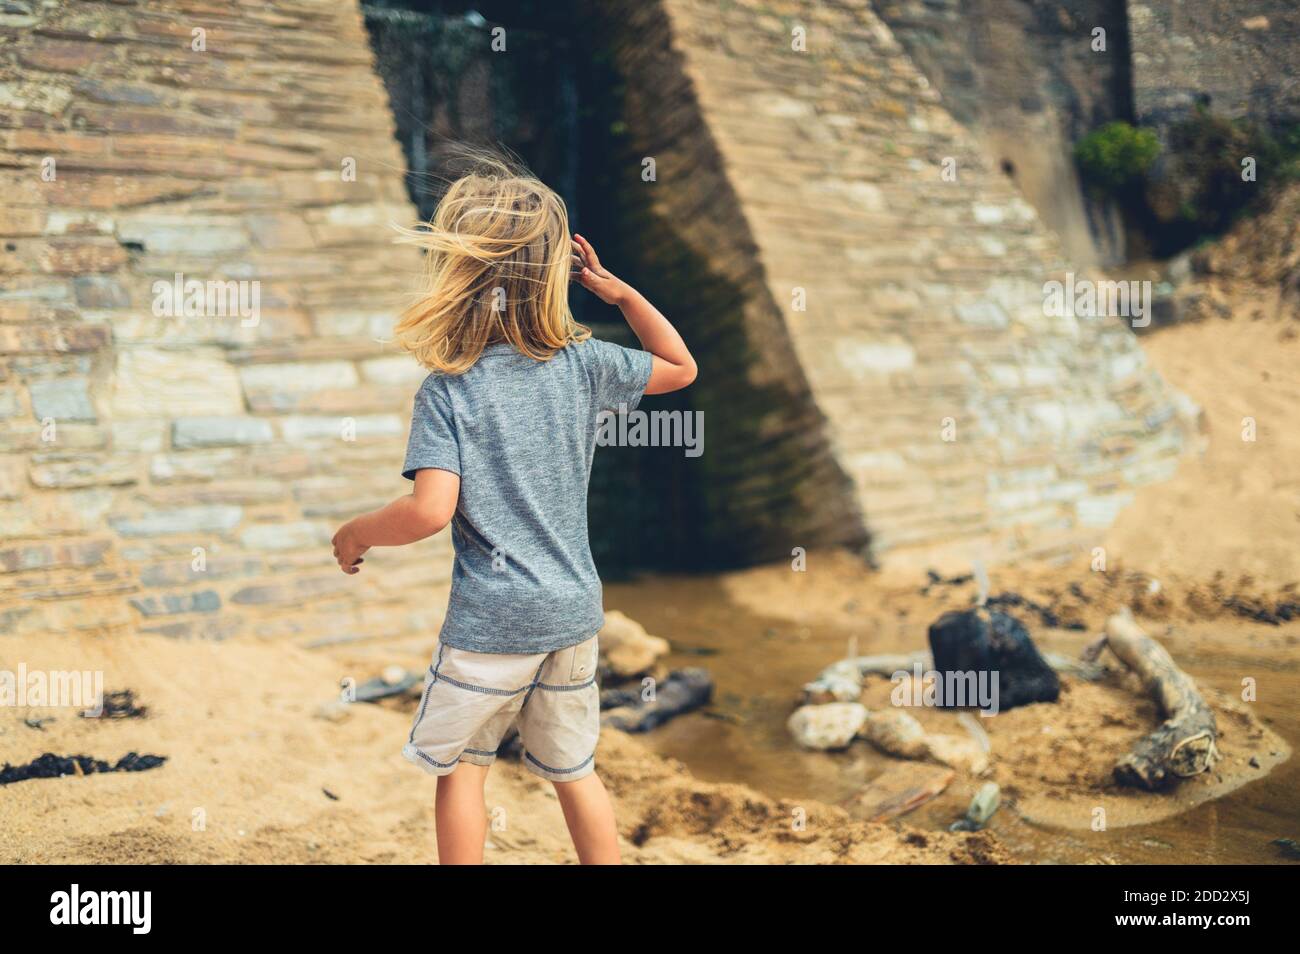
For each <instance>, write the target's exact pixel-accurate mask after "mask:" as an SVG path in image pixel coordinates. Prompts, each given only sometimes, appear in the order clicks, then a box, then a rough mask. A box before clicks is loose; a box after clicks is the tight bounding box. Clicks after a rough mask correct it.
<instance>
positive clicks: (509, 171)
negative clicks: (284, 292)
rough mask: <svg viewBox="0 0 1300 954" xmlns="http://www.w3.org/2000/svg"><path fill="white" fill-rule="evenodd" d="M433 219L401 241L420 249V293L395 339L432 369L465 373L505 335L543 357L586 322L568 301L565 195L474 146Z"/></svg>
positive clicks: (575, 337) (584, 331)
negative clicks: (422, 264)
mask: <svg viewBox="0 0 1300 954" xmlns="http://www.w3.org/2000/svg"><path fill="white" fill-rule="evenodd" d="M471 158H472V162H473V165H472V171H470V172H469V173H468V174H467V175H464V176H462V177H460V178H459V179H457V180H456V181H455V182H453V183H452V184H451V185H450V187H449V188H448V189H447V192H446V193H445V194H444V195H443V197H442V199H441V201H440V202H439V203H438V208H437V210H436V211H435V212H434V215H433V220H432V221H431V222H430V223H429V224H428V226H426V227H424V228H420V229H412V230H405V229H404V230H403V238H402V239H399V241H403V242H406V243H408V244H412V245H418V246H420V247H422V248H424V249H425V250H426V252H427V255H426V258H425V266H426V269H425V283H424V288H423V290H422V292H421V294H420V297H419V298H418V299H417V300H416V301H415V302H414V303H413V304H412V305H410V306H409V307H408V308H406V309H405V310H404V311H403V312H402V314H401V317H400V318H399V319H398V322H397V327H396V337H397V342H398V344H399V345H401V347H402V348H404V349H405V350H406V351H409V352H410V353H411V354H413V355H414V356H415V358H416V359H417V360H418V361H419V362H420V364H422V365H424V367H426V368H428V369H429V370H431V371H437V372H441V373H444V374H462V373H464V372H465V371H468V370H469V369H470V368H471V367H473V366H474V363H475V362H476V361H477V360H478V359H479V356H480V355H481V354H482V353H483V349H484V348H485V347H486V346H487V345H489V344H494V343H499V342H509V343H510V344H512V345H514V346H515V348H517V349H518V350H519V351H521V352H523V353H524V354H526V355H528V356H529V357H531V358H535V359H537V360H538V361H546V360H548V359H550V358H551V357H553V356H554V355H555V353H556V352H557V351H558V350H560V349H561V348H563V347H565V346H566V345H568V344H570V343H572V342H576V341H583V340H585V339H586V338H588V337H590V336H591V331H590V330H589V329H588V328H586V327H584V326H583V325H580V324H578V323H577V322H576V321H575V320H574V318H573V313H572V312H571V311H570V310H569V267H570V266H569V262H570V258H569V256H570V250H571V247H572V239H571V237H570V235H569V215H568V211H567V210H566V209H565V206H564V200H563V199H561V198H560V197H559V196H558V195H556V193H555V192H554V191H552V190H551V189H550V188H548V187H547V186H546V185H545V184H543V183H542V182H541V181H540V180H539V179H537V178H536V177H534V176H533V175H531V174H529V173H528V172H526V171H523V170H522V169H519V168H517V167H514V166H512V165H511V164H509V163H507V162H506V161H505V160H502V159H498V158H496V157H493V156H487V155H483V154H474V155H472V156H471Z"/></svg>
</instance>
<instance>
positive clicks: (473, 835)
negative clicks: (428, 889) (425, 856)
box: [434, 762, 488, 865]
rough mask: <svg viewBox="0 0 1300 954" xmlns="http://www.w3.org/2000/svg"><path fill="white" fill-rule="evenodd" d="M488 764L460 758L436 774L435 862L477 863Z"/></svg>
mask: <svg viewBox="0 0 1300 954" xmlns="http://www.w3.org/2000/svg"><path fill="white" fill-rule="evenodd" d="M487 775H488V766H486V765H474V764H472V763H470V762H461V763H460V764H459V765H457V766H456V768H455V770H454V771H453V772H452V773H451V774H450V775H441V776H439V777H438V798H437V801H436V802H435V805H434V816H435V818H436V819H437V827H438V864H440V865H481V864H482V863H483V843H484V841H486V840H487V808H486V807H485V805H484V803H483V785H484V783H485V782H486V781H487Z"/></svg>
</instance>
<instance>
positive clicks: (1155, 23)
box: [1129, 0, 1300, 127]
mask: <svg viewBox="0 0 1300 954" xmlns="http://www.w3.org/2000/svg"><path fill="white" fill-rule="evenodd" d="M1129 20H1130V34H1131V37H1132V46H1133V98H1134V105H1135V107H1136V109H1137V115H1138V118H1139V119H1140V120H1141V121H1142V122H1144V123H1149V124H1151V125H1154V126H1157V127H1164V126H1167V125H1168V124H1169V123H1170V122H1171V121H1175V120H1177V119H1180V118H1184V117H1185V116H1186V115H1187V113H1188V111H1189V110H1190V108H1191V107H1192V105H1193V104H1195V103H1196V102H1197V101H1198V100H1201V99H1208V101H1209V106H1210V108H1211V110H1212V111H1214V112H1215V113H1219V114H1221V115H1225V116H1230V117H1232V118H1245V117H1248V118H1250V119H1252V120H1255V121H1257V122H1263V123H1266V124H1270V125H1287V124H1295V123H1300V63H1297V61H1296V58H1295V43H1296V37H1297V36H1300V6H1297V5H1296V3H1295V2H1294V0H1250V2H1249V3H1242V2H1240V0H1141V2H1131V3H1129Z"/></svg>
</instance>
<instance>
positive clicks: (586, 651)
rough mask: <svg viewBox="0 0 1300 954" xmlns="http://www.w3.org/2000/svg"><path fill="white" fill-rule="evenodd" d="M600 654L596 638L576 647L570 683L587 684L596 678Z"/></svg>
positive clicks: (571, 666) (571, 664) (570, 670)
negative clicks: (597, 661)
mask: <svg viewBox="0 0 1300 954" xmlns="http://www.w3.org/2000/svg"><path fill="white" fill-rule="evenodd" d="M599 652H600V650H599V649H598V647H597V646H596V637H595V636H593V637H591V639H589V640H587V641H586V642H583V643H578V645H576V646H574V647H573V660H572V662H571V663H570V665H569V682H587V681H588V680H589V679H591V678H592V677H593V676H595V675H596V660H597V658H598V655H599Z"/></svg>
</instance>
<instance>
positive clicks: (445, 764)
mask: <svg viewBox="0 0 1300 954" xmlns="http://www.w3.org/2000/svg"><path fill="white" fill-rule="evenodd" d="M415 754H416V755H418V756H419V757H420V758H422V759H424V760H425V761H426V762H428V763H429V764H430V765H436V766H437V767H438V768H451V767H452V766H453V765H455V764H456V763H457V762H459V761H460V756H459V755H458V756H456V757H455V758H454V759H452V760H451V761H450V762H439V761H438V760H437V759H435V758H434V757H433V756H432V755H425V754H424V752H423V751H422V750H421V749H418V748H417V749H416V750H415ZM461 754H462V755H463V754H464V753H461Z"/></svg>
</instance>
